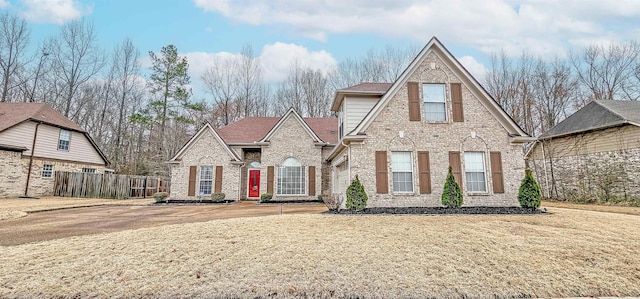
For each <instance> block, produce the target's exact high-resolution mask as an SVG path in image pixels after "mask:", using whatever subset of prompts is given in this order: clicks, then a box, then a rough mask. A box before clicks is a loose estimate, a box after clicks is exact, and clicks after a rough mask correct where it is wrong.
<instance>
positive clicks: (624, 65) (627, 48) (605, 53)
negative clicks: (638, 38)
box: [570, 41, 640, 100]
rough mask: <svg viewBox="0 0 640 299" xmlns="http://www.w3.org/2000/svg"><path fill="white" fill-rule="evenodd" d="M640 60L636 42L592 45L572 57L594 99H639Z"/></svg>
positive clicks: (581, 78) (580, 76)
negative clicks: (638, 69) (637, 73)
mask: <svg viewBox="0 0 640 299" xmlns="http://www.w3.org/2000/svg"><path fill="white" fill-rule="evenodd" d="M639 57H640V44H638V42H635V41H630V42H627V43H623V44H618V43H613V42H612V43H610V44H609V45H608V46H603V45H592V46H589V47H588V48H586V49H585V50H584V51H582V52H581V53H579V54H575V53H572V54H571V55H570V59H571V63H572V64H573V67H574V68H575V70H576V73H577V75H578V78H579V79H580V82H581V83H582V85H583V86H584V87H585V88H586V89H587V90H588V94H589V99H591V100H625V99H626V100H638V98H640V92H639V90H637V88H636V87H637V85H638V81H637V80H636V79H637V78H636V77H635V76H634V72H635V71H636V67H637V65H638V58H639Z"/></svg>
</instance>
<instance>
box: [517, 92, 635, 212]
mask: <svg viewBox="0 0 640 299" xmlns="http://www.w3.org/2000/svg"><path fill="white" fill-rule="evenodd" d="M526 159H527V163H528V164H529V165H528V166H529V167H530V168H531V169H532V170H533V173H534V175H535V177H536V179H537V181H538V184H540V187H541V189H542V191H543V195H544V196H547V197H553V198H558V199H563V200H584V201H593V200H598V199H605V200H607V201H608V200H617V199H621V200H630V199H632V198H635V199H636V200H640V102H637V101H593V102H591V103H589V104H587V105H586V106H585V107H583V108H582V109H580V110H578V111H576V112H575V113H574V114H572V115H571V116H569V117H567V118H566V119H565V120H563V121H562V122H560V123H558V124H557V125H556V126H554V127H553V128H551V129H549V130H548V131H547V132H544V133H543V134H541V135H540V136H539V137H538V138H537V141H536V143H535V144H534V145H533V146H532V147H531V148H530V149H529V151H528V152H527V155H526Z"/></svg>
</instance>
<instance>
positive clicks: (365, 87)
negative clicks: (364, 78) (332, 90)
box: [340, 82, 393, 93]
mask: <svg viewBox="0 0 640 299" xmlns="http://www.w3.org/2000/svg"><path fill="white" fill-rule="evenodd" d="M391 85H393V83H370V82H364V83H360V84H358V85H354V86H349V87H347V88H344V89H341V90H340V91H356V92H357V91H369V92H379V93H385V92H387V90H389V88H391Z"/></svg>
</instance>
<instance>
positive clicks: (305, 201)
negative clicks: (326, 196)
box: [258, 199, 323, 205]
mask: <svg viewBox="0 0 640 299" xmlns="http://www.w3.org/2000/svg"><path fill="white" fill-rule="evenodd" d="M258 203H259V204H261V205H263V204H278V205H279V204H301V203H323V201H322V200H316V199H314V200H300V199H298V200H296V199H292V200H269V201H259V202H258Z"/></svg>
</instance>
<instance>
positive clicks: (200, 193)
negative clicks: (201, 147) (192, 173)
mask: <svg viewBox="0 0 640 299" xmlns="http://www.w3.org/2000/svg"><path fill="white" fill-rule="evenodd" d="M204 167H209V168H211V180H206V182H208V181H211V193H209V194H207V193H202V191H201V190H202V182H205V181H204V180H203V179H202V170H203V168H204ZM199 168H200V171H199V173H198V196H211V194H213V189H214V186H213V182H214V181H215V178H214V176H215V174H214V167H213V165H200V167H199Z"/></svg>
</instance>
